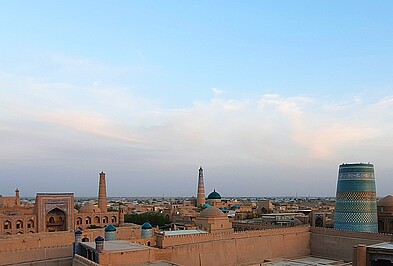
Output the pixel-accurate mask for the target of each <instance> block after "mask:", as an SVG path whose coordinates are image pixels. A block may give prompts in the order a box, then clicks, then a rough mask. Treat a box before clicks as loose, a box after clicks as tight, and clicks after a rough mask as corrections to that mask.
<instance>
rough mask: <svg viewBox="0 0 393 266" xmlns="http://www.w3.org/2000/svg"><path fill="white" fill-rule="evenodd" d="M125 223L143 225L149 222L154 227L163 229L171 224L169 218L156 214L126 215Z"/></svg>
mask: <svg viewBox="0 0 393 266" xmlns="http://www.w3.org/2000/svg"><path fill="white" fill-rule="evenodd" d="M124 221H125V222H126V223H134V224H143V223H144V222H149V223H150V224H151V225H152V226H153V227H155V226H157V225H158V226H159V227H161V226H164V225H166V224H169V223H170V222H171V221H170V220H169V218H168V217H167V216H165V215H163V214H162V213H156V212H144V213H133V214H125V215H124Z"/></svg>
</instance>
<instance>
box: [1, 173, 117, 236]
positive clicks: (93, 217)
mask: <svg viewBox="0 0 393 266" xmlns="http://www.w3.org/2000/svg"><path fill="white" fill-rule="evenodd" d="M107 205H108V201H107V196H106V179H105V173H104V172H101V173H100V174H99V192H98V206H95V205H94V204H93V203H91V202H88V203H86V204H85V205H84V206H82V207H81V208H80V209H79V211H78V210H76V209H75V208H74V194H73V193H37V195H36V199H35V203H34V205H32V206H22V205H21V203H20V191H19V189H16V190H15V196H10V197H3V196H0V224H1V225H2V226H0V236H2V235H3V236H7V235H23V234H34V233H45V232H62V231H75V230H77V229H80V230H83V229H87V228H93V227H105V226H107V225H109V224H114V225H116V226H118V225H120V224H122V223H123V222H124V213H123V212H122V210H121V208H119V211H108V206H107Z"/></svg>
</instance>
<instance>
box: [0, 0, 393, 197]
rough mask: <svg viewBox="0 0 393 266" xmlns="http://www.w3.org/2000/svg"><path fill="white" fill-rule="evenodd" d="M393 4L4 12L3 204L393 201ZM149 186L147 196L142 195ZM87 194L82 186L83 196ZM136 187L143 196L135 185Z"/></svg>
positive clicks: (12, 5)
mask: <svg viewBox="0 0 393 266" xmlns="http://www.w3.org/2000/svg"><path fill="white" fill-rule="evenodd" d="M392 11H393V4H392V3H391V2H390V1H374V2H369V1H345V2H343V1H247V2H244V1H214V2H212V1H117V2H104V1H83V2H77V1H75V2H72V1H71V2H70V1H64V2H60V1H56V2H53V1H34V2H32V1H18V2H16V1H8V2H6V1H4V2H3V3H2V8H1V10H0V32H1V33H2V34H0V99H1V106H0V133H1V135H2V138H1V139H0V147H2V148H1V150H0V165H1V174H0V179H1V180H2V182H3V184H4V185H2V186H1V188H0V194H11V193H13V192H12V191H13V189H14V188H15V187H19V188H20V189H21V192H22V195H23V194H25V195H29V196H31V195H34V194H35V193H36V192H38V191H45V192H50V191H72V192H75V193H76V195H80V196H84V195H95V194H96V190H97V186H98V184H97V177H98V172H100V171H101V170H104V171H106V172H107V173H108V189H109V194H110V195H123V196H159V195H168V196H170V195H178V196H191V195H194V194H195V193H196V178H197V172H198V171H197V170H198V168H199V165H202V166H203V167H204V168H205V173H206V177H205V179H206V187H207V189H208V190H213V188H216V189H217V190H218V191H219V192H220V193H221V194H222V195H224V196H225V195H228V196H236V195H253V196H268V195H295V194H296V193H297V194H298V195H328V196H329V195H334V193H335V186H336V178H337V177H336V176H337V168H338V164H340V163H342V162H350V161H372V162H373V163H374V164H375V165H376V169H377V189H378V194H379V195H381V196H383V195H386V194H389V193H391V191H390V190H389V188H391V187H392V183H391V181H390V173H391V172H392V170H393V169H392V168H393V167H392V166H391V163H390V160H389V159H390V158H392V157H391V156H392V155H393V152H392V147H393V141H392V139H393V138H392V135H393V131H392V130H393V126H392V125H393V124H392V122H393V85H392V84H393V74H392V73H393V37H392V36H393V27H392V25H393V16H391V13H392ZM141 180H144V182H140V181H141ZM75 184H78V185H75ZM125 184H127V185H125Z"/></svg>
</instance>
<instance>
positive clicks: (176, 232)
mask: <svg viewBox="0 0 393 266" xmlns="http://www.w3.org/2000/svg"><path fill="white" fill-rule="evenodd" d="M161 233H164V234H165V235H166V236H182V235H196V234H207V233H208V232H206V231H203V230H197V229H193V230H174V231H162V232H161Z"/></svg>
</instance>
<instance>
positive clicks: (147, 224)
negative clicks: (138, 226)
mask: <svg viewBox="0 0 393 266" xmlns="http://www.w3.org/2000/svg"><path fill="white" fill-rule="evenodd" d="M152 228H153V226H151V224H149V223H148V222H145V223H144V224H142V229H152Z"/></svg>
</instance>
